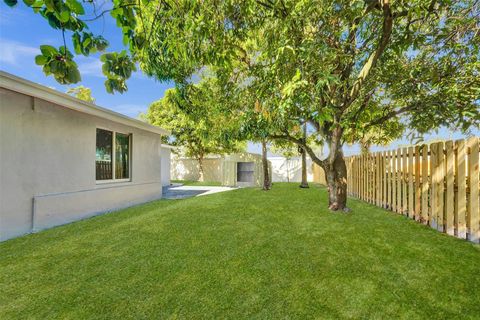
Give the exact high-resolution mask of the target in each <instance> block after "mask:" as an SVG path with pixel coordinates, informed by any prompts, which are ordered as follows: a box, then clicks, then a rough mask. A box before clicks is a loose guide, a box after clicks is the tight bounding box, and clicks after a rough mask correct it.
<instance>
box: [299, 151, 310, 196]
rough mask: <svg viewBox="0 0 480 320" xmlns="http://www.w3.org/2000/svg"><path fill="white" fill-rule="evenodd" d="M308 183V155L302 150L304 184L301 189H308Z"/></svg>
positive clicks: (301, 184)
mask: <svg viewBox="0 0 480 320" xmlns="http://www.w3.org/2000/svg"><path fill="white" fill-rule="evenodd" d="M308 187H309V186H308V181H307V153H306V152H305V150H303V149H302V183H300V188H308Z"/></svg>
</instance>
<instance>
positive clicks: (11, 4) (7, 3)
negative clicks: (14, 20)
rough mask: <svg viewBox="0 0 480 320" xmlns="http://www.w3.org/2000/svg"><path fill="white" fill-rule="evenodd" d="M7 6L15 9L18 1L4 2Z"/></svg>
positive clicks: (9, 0)
mask: <svg viewBox="0 0 480 320" xmlns="http://www.w3.org/2000/svg"><path fill="white" fill-rule="evenodd" d="M3 1H4V2H5V4H6V5H7V6H9V7H13V6H15V5H16V4H17V0H3Z"/></svg>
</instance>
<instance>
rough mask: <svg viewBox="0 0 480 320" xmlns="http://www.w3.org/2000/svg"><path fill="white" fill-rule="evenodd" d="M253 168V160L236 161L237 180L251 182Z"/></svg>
mask: <svg viewBox="0 0 480 320" xmlns="http://www.w3.org/2000/svg"><path fill="white" fill-rule="evenodd" d="M254 170H255V165H254V163H253V162H237V181H238V182H250V183H253V180H254V179H253V173H254Z"/></svg>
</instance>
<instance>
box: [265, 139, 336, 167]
mask: <svg viewBox="0 0 480 320" xmlns="http://www.w3.org/2000/svg"><path fill="white" fill-rule="evenodd" d="M269 138H271V139H276V140H287V141H290V142H293V143H295V144H297V145H298V146H300V147H301V148H302V149H303V150H305V151H306V152H307V153H308V155H309V156H310V158H311V159H312V161H313V162H315V163H316V164H317V165H319V166H320V167H322V168H324V169H325V168H326V166H327V163H326V161H325V160H322V159H320V158H319V157H317V155H316V154H315V152H313V150H312V148H310V147H309V146H308V145H307V143H306V142H304V141H303V139H297V138H294V137H292V136H291V135H289V134H284V135H269Z"/></svg>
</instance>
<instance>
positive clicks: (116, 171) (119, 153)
mask: <svg viewBox="0 0 480 320" xmlns="http://www.w3.org/2000/svg"><path fill="white" fill-rule="evenodd" d="M130 137H131V135H129V134H124V133H119V132H112V131H108V130H104V129H97V149H96V159H95V168H96V179H97V180H98V181H102V180H107V181H108V180H127V179H129V178H130V162H131V160H130V144H131V138H130ZM113 146H115V148H114V147H113Z"/></svg>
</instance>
